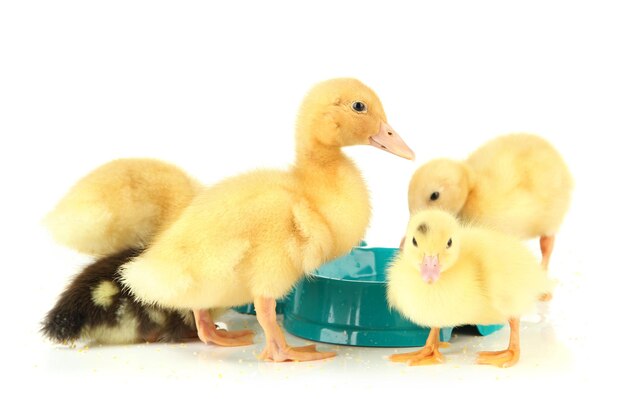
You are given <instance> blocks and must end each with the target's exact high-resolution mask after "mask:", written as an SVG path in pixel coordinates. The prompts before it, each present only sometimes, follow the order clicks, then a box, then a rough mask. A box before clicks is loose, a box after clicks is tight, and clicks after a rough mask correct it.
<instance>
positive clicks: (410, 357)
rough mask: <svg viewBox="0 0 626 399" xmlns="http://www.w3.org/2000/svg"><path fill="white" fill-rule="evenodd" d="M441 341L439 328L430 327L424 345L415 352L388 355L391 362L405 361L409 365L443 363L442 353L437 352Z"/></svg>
mask: <svg viewBox="0 0 626 399" xmlns="http://www.w3.org/2000/svg"><path fill="white" fill-rule="evenodd" d="M440 346H443V345H441V342H440V341H439V328H437V327H433V328H431V329H430V333H429V334H428V339H426V345H424V347H423V348H422V349H420V350H418V351H416V352H409V353H399V354H397V355H391V356H389V360H391V361H392V362H402V363H404V362H407V363H408V364H409V366H418V365H419V366H423V365H427V364H437V363H443V359H444V357H443V355H442V354H441V352H439V347H440Z"/></svg>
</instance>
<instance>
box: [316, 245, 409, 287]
mask: <svg viewBox="0 0 626 399" xmlns="http://www.w3.org/2000/svg"><path fill="white" fill-rule="evenodd" d="M378 249H384V250H393V251H396V252H397V251H400V248H397V247H370V246H357V247H353V248H352V249H351V250H350V252H348V253H347V254H345V255H342V256H338V257H337V258H335V259H332V260H329V261H328V262H326V263H324V264H322V265H320V266H319V267H318V268H317V269H315V270H314V271H313V272H312V273H311V274H309V275H307V276H306V277H305V279H304V281H310V280H311V279H320V280H331V281H339V282H342V283H349V284H376V285H378V284H387V274H385V279H384V280H383V281H361V280H349V279H343V278H338V277H328V276H323V275H320V274H318V271H319V270H320V269H321V268H322V267H325V266H327V265H328V264H330V263H331V262H336V261H338V260H339V259H341V258H344V257H346V256H349V255H350V254H351V253H352V251H354V250H374V251H375V250H378Z"/></svg>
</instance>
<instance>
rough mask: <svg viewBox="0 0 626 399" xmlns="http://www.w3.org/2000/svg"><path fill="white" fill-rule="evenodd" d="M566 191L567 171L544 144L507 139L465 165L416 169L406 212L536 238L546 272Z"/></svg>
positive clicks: (439, 163)
mask: <svg viewBox="0 0 626 399" xmlns="http://www.w3.org/2000/svg"><path fill="white" fill-rule="evenodd" d="M572 189H573V179H572V176H571V174H570V172H569V170H568V168H567V165H566V164H565V162H564V161H563V158H562V157H561V155H559V153H558V152H557V151H556V150H555V149H554V147H552V145H550V143H548V142H547V141H546V140H544V139H542V138H541V137H538V136H535V135H531V134H511V135H505V136H501V137H497V138H495V139H493V140H491V141H489V142H487V143H486V144H484V145H483V146H482V147H480V148H479V149H477V150H476V151H474V153H472V154H471V155H470V156H469V158H468V159H467V160H466V161H454V160H449V159H436V160H433V161H430V162H428V163H426V164H425V165H423V166H421V167H420V168H418V169H417V170H416V171H415V173H414V174H413V177H412V179H411V182H410V184H409V210H410V211H411V213H413V212H415V211H417V210H419V209H423V208H426V207H433V206H434V207H438V208H442V209H445V210H447V211H449V212H452V213H454V214H456V215H458V216H459V217H460V218H461V219H462V220H464V221H467V222H478V223H480V224H481V225H484V226H490V227H493V228H495V229H498V230H500V231H503V232H505V233H509V234H513V235H515V236H517V237H520V238H522V239H530V238H534V237H540V247H541V252H542V262H541V264H542V266H543V268H544V269H546V270H547V269H548V264H549V262H550V256H551V254H552V250H553V248H554V238H555V235H556V233H557V231H558V229H559V227H560V225H561V223H562V222H563V219H564V217H565V213H566V212H567V209H568V207H569V203H570V198H571V192H572ZM543 299H549V296H546V297H544V298H543Z"/></svg>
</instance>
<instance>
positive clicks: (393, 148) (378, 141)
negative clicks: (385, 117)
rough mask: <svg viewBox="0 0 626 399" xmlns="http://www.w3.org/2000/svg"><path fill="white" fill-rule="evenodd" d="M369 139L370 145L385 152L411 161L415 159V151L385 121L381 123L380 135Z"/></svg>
mask: <svg viewBox="0 0 626 399" xmlns="http://www.w3.org/2000/svg"><path fill="white" fill-rule="evenodd" d="M369 139H370V145H373V146H374V147H376V148H380V149H381V150H383V151H387V152H390V153H392V154H395V155H397V156H399V157H402V158H406V159H408V160H411V161H412V160H414V159H415V153H414V152H413V150H411V149H410V148H409V146H408V145H406V143H405V142H404V140H402V137H400V135H399V134H398V133H396V131H395V130H393V128H392V127H391V126H389V125H388V124H387V123H386V122H384V121H381V122H380V129H379V130H378V133H377V134H376V135H374V136H370V138H369Z"/></svg>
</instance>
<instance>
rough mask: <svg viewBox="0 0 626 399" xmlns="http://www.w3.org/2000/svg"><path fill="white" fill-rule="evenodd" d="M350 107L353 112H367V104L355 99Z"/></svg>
mask: <svg viewBox="0 0 626 399" xmlns="http://www.w3.org/2000/svg"><path fill="white" fill-rule="evenodd" d="M352 109H353V110H354V111H355V112H358V113H360V114H361V113H364V112H367V105H365V103H364V102H361V101H355V102H353V103H352Z"/></svg>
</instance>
